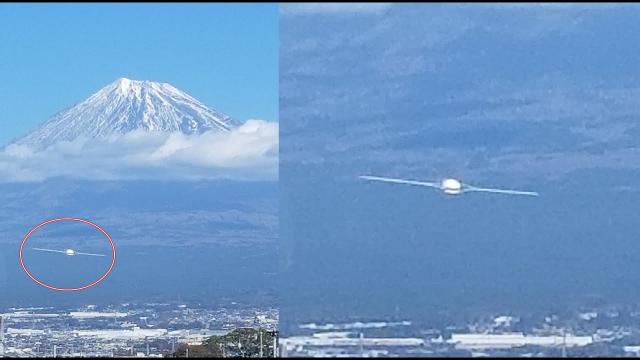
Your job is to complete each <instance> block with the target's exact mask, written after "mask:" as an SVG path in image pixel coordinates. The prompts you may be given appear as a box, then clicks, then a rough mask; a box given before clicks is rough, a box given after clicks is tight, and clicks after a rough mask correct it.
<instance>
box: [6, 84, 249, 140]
mask: <svg viewBox="0 0 640 360" xmlns="http://www.w3.org/2000/svg"><path fill="white" fill-rule="evenodd" d="M236 125H238V124H237V123H236V121H234V120H233V119H231V118H230V117H228V116H226V115H224V114H222V113H219V112H217V111H215V110H212V109H210V108H208V107H207V106H205V105H204V104H203V103H201V102H200V101H198V100H197V99H195V98H194V97H192V96H191V95H189V94H187V93H185V92H183V91H181V90H178V89H177V88H175V87H174V86H172V85H171V84H168V83H160V82H153V81H146V80H131V79H127V78H124V77H122V78H119V79H117V80H116V81H114V82H112V83H111V84H109V85H107V86H105V87H104V88H102V89H100V90H99V91H98V92H96V93H94V94H93V95H91V96H90V97H88V98H87V99H86V100H84V101H82V102H80V103H78V104H76V105H75V106H73V107H71V108H69V109H67V110H64V111H62V112H59V113H58V114H56V115H54V116H53V117H51V118H50V119H49V120H47V121H45V122H44V123H43V124H42V125H40V126H39V127H38V128H37V129H35V130H34V131H33V132H31V133H29V134H27V135H26V136H24V137H23V138H21V139H19V140H18V141H16V143H20V144H27V145H31V146H36V147H46V146H48V145H50V144H53V143H55V142H58V141H65V140H66V141H69V140H73V139H75V138H77V137H79V136H85V137H88V138H98V137H104V136H109V135H113V134H124V133H127V132H130V131H134V130H140V129H142V130H145V131H150V132H151V131H154V132H155V131H160V132H176V131H180V132H182V133H184V134H187V135H191V134H199V133H203V132H205V131H229V130H230V129H231V128H233V127H235V126H236Z"/></svg>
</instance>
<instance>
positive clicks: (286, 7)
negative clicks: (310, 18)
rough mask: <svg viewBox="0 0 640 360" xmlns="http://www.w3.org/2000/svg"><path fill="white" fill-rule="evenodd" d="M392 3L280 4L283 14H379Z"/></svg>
mask: <svg viewBox="0 0 640 360" xmlns="http://www.w3.org/2000/svg"><path fill="white" fill-rule="evenodd" d="M391 5H392V4H391V3H304V4H283V5H280V14H282V15H322V14H327V15H330V14H338V15H340V14H379V13H382V12H384V11H385V10H387V9H388V8H389V7H390V6H391Z"/></svg>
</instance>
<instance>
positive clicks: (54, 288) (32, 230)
mask: <svg viewBox="0 0 640 360" xmlns="http://www.w3.org/2000/svg"><path fill="white" fill-rule="evenodd" d="M58 221H79V222H81V223H84V224H87V225H91V226H93V227H94V228H96V229H98V230H99V231H100V232H101V233H102V234H104V236H106V238H107V240H109V244H110V245H111V264H110V265H109V268H108V269H107V271H106V272H105V273H104V274H102V276H100V277H99V278H98V279H97V280H95V281H94V282H92V283H89V284H87V285H84V286H80V287H76V288H60V287H55V286H52V285H49V284H47V283H44V282H42V281H40V280H38V279H36V277H35V276H33V275H32V274H31V272H29V270H28V269H27V267H26V266H25V264H24V259H23V258H22V252H23V250H24V246H25V244H26V243H27V240H28V239H29V237H30V236H31V235H32V234H33V233H34V232H35V231H36V230H38V229H39V228H41V227H43V226H45V225H47V224H50V223H54V222H58ZM18 258H19V259H20V266H22V270H23V271H24V272H25V274H27V276H29V278H31V280H33V282H35V283H36V284H38V285H40V286H43V287H45V288H47V289H49V290H55V291H82V290H86V289H88V288H91V287H94V286H96V285H98V284H99V283H101V282H102V281H103V280H104V279H105V278H106V277H107V276H109V274H110V273H111V271H112V270H113V267H114V266H115V264H116V245H115V243H114V242H113V239H112V238H111V236H110V235H109V234H107V232H106V231H105V230H104V229H103V228H101V227H100V225H98V224H96V223H93V222H91V221H89V220H85V219H81V218H72V217H62V218H55V219H51V220H47V221H44V222H41V223H40V224H38V225H36V226H35V227H34V228H33V229H31V230H29V232H28V233H27V235H25V236H24V238H23V239H22V242H21V243H20V250H19V251H18Z"/></svg>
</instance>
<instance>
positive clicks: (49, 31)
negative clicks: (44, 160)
mask: <svg viewBox="0 0 640 360" xmlns="http://www.w3.org/2000/svg"><path fill="white" fill-rule="evenodd" d="M118 77H128V78H131V79H145V80H154V81H161V82H169V83H171V84H173V85H175V86H176V87H178V88H179V89H181V90H183V91H186V92H188V93H190V94H191V95H193V96H194V97H196V98H197V99H199V100H200V101H202V102H203V103H205V104H206V105H208V106H210V107H213V108H215V109H216V110H219V111H221V112H223V113H226V114H228V115H230V116H232V117H235V118H236V119H238V120H241V121H244V120H246V119H248V118H259V119H265V120H271V121H277V120H278V13H277V5H275V4H20V5H18V4H2V5H0V79H2V82H1V84H0V98H2V102H1V103H0V144H3V143H6V142H7V141H9V140H10V139H12V138H14V137H16V136H19V135H22V134H24V133H25V132H27V131H29V130H30V129H32V128H33V127H35V126H36V125H37V124H38V123H40V122H42V121H44V120H46V119H47V118H48V117H49V116H51V115H53V114H54V113H55V112H57V111H60V110H63V109H64V108H66V107H69V106H72V105H73V104H75V103H76V102H78V101H81V100H83V99H84V98H86V97H87V96H89V95H90V94H91V93H93V92H95V91H97V90H98V89H100V88H101V87H103V86H104V85H107V84H108V83H110V82H112V81H114V80H115V79H116V78H118Z"/></svg>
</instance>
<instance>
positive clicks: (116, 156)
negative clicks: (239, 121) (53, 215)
mask: <svg viewBox="0 0 640 360" xmlns="http://www.w3.org/2000/svg"><path fill="white" fill-rule="evenodd" d="M278 146H279V144H278V124H277V123H274V122H267V121H263V120H254V119H252V120H248V121H247V122H245V123H244V124H243V125H242V126H240V127H238V128H236V129H234V130H232V131H231V132H228V133H218V132H207V133H204V134H201V135H192V136H187V135H184V134H182V133H170V134H167V133H148V132H144V131H135V132H131V133H127V134H125V135H119V136H112V137H109V138H105V139H101V140H96V139H86V138H78V139H76V140H74V141H63V142H59V143H56V144H54V145H52V146H49V147H48V148H46V149H34V148H31V147H29V146H27V145H18V144H12V145H9V146H7V147H6V148H5V149H3V150H2V151H0V182H25V181H42V180H45V179H48V178H52V177H70V178H76V179H91V180H133V179H162V180H169V179H170V180H200V179H218V178H225V179H236V180H276V179H277V177H278Z"/></svg>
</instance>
